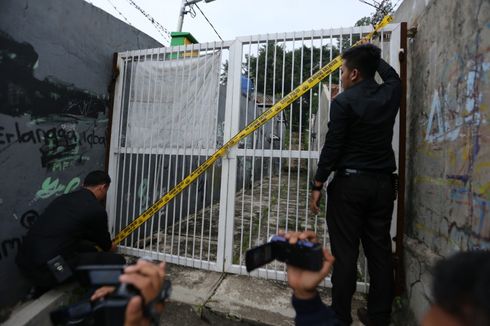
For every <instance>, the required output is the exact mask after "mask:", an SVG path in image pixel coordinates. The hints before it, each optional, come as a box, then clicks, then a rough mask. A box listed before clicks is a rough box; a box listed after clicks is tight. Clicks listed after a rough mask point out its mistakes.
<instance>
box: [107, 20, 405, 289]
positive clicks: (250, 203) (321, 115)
mask: <svg viewBox="0 0 490 326" xmlns="http://www.w3.org/2000/svg"><path fill="white" fill-rule="evenodd" d="M398 28H399V25H389V26H388V27H387V28H385V30H384V31H383V32H382V33H380V35H379V36H378V38H377V39H378V40H377V43H378V45H379V46H380V47H381V48H382V50H383V56H384V57H385V58H386V59H387V60H388V61H389V62H390V63H391V64H392V65H393V66H395V68H398V49H399V44H400V41H399V31H398ZM369 31H371V28H370V27H353V28H349V29H331V30H320V31H310V32H299V33H284V34H267V35H256V36H248V37H240V38H237V39H236V40H234V41H228V42H215V43H204V44H194V45H187V46H180V47H171V48H161V49H149V50H142V51H131V52H124V53H119V55H118V68H119V71H120V74H119V77H118V80H117V85H116V93H115V105H114V114H113V123H112V126H113V127H112V137H111V147H110V164H109V172H110V174H111V176H112V177H113V179H114V181H113V186H112V187H111V188H110V192H109V195H108V205H107V207H108V211H109V216H110V225H111V226H112V229H111V231H112V232H113V233H114V234H115V233H117V232H118V231H120V230H121V229H122V228H123V227H124V226H126V225H127V224H129V223H130V222H131V221H132V220H133V219H135V218H136V217H138V216H139V215H140V214H141V213H142V212H143V211H144V210H145V209H146V208H148V207H149V206H151V205H152V204H153V203H154V202H155V201H156V200H157V199H159V198H160V197H161V196H163V195H164V194H165V193H166V192H167V191H168V190H170V189H171V188H172V187H173V186H174V185H175V184H177V183H178V182H179V181H181V180H182V179H184V178H185V177H186V176H187V175H188V174H189V173H190V172H191V171H192V170H193V169H195V168H196V167H197V166H199V164H201V163H202V162H204V160H205V159H206V158H208V157H209V156H210V155H211V154H212V153H214V152H215V151H216V149H218V148H219V147H220V146H221V145H222V144H223V142H224V141H227V140H228V139H230V138H231V137H233V136H234V135H235V134H236V133H238V132H239V131H240V130H241V129H242V128H243V127H245V126H246V125H247V124H249V123H250V122H251V121H253V120H254V119H255V118H256V117H258V116H259V115H260V114H261V113H262V112H264V111H265V110H267V109H268V108H269V107H270V106H272V104H274V103H275V102H277V101H278V100H280V99H281V98H282V97H283V96H285V95H287V94H288V93H289V92H290V91H291V90H292V89H294V88H295V87H296V86H298V85H299V84H301V83H302V82H303V81H304V80H306V79H307V78H308V77H309V76H310V75H312V74H313V73H314V72H316V71H317V70H318V69H319V68H320V67H322V66H323V65H325V64H326V63H328V62H329V61H330V60H331V59H332V58H334V57H335V56H336V55H337V54H339V53H340V52H341V51H342V50H343V49H344V48H345V47H347V46H350V44H352V43H354V42H355V41H357V40H358V39H359V38H360V37H361V36H362V35H364V34H367V33H368V32H369ZM339 76H340V72H336V73H334V74H332V75H331V76H329V77H328V78H327V79H326V80H324V81H323V82H322V83H320V84H319V85H317V86H315V87H314V88H312V89H311V90H310V91H309V92H307V93H306V94H304V95H303V96H302V97H301V98H300V99H299V100H297V101H296V102H294V103H293V104H291V105H290V107H289V108H287V109H286V110H284V111H283V112H282V113H281V114H279V115H278V116H276V117H275V118H273V119H272V120H271V121H269V122H268V123H267V124H266V125H264V126H263V127H261V128H259V129H258V130H257V131H255V132H254V133H253V134H251V135H249V136H248V137H247V138H245V139H243V140H242V141H241V142H240V143H239V144H238V146H236V147H234V148H232V149H231V150H230V151H229V152H228V153H227V155H225V156H224V157H222V158H221V159H220V160H219V161H217V163H216V164H215V165H214V166H213V167H212V168H210V169H209V170H208V171H206V172H205V173H204V174H203V175H202V176H201V177H200V178H199V179H198V180H197V181H196V182H195V183H194V184H192V185H190V186H189V187H188V188H186V189H185V190H184V191H183V192H182V193H181V194H180V195H178V196H177V197H175V198H174V199H173V200H172V201H171V202H170V203H169V204H168V205H167V206H166V207H164V208H163V209H161V210H160V211H159V212H158V213H157V214H156V215H155V216H154V217H153V218H152V219H150V220H149V221H147V222H146V223H145V224H144V225H143V226H142V227H141V228H140V229H138V230H137V231H136V232H134V233H133V234H132V235H131V236H129V237H128V238H127V239H126V240H124V241H123V242H122V244H121V248H122V249H121V250H122V251H123V252H125V253H128V254H133V255H137V256H144V255H149V256H152V257H154V258H157V259H162V260H165V261H170V262H172V263H176V264H182V265H187V266H193V267H197V268H202V269H208V270H216V271H226V272H230V273H240V274H242V273H246V271H245V266H244V263H245V262H244V259H245V252H246V250H247V249H249V248H250V247H253V246H255V245H258V244H261V243H263V242H265V241H266V240H267V239H268V238H269V237H270V236H271V235H273V234H275V233H277V231H278V230H279V229H285V230H303V229H313V230H315V231H316V232H317V233H318V234H319V235H320V237H321V238H322V239H323V242H324V243H325V244H327V245H328V232H327V229H326V222H325V214H326V212H325V208H324V207H325V206H322V211H321V212H320V214H319V215H311V213H310V212H309V210H308V199H309V198H308V196H309V191H310V189H309V180H310V178H311V177H312V175H313V174H314V172H315V170H316V162H317V159H318V157H319V152H320V150H321V147H322V145H323V140H324V137H325V133H326V128H327V126H326V122H327V121H328V107H329V104H330V99H331V97H332V96H334V95H335V94H336V92H338V91H339V90H341V87H342V85H341V84H340V78H339ZM395 134H396V135H398V132H397V130H396V132H395ZM395 138H396V139H395V140H394V144H395V145H397V144H398V142H397V139H398V138H397V137H395ZM396 148H397V147H396ZM394 220H395V219H394ZM284 271H285V269H284V266H283V264H280V263H277V262H273V263H271V264H269V265H267V266H265V268H261V269H259V270H257V271H254V272H253V273H252V275H257V276H261V277H267V278H274V279H281V280H283V279H284V278H285V273H284ZM359 275H360V278H359V283H358V288H359V289H363V290H365V289H366V288H367V286H366V285H367V284H368V279H367V272H366V266H365V263H364V259H363V258H362V259H360V261H359ZM325 284H326V285H328V284H329V280H328V279H327V280H326V281H325Z"/></svg>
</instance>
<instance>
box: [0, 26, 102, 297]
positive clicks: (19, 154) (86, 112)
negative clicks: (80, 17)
mask: <svg viewBox="0 0 490 326" xmlns="http://www.w3.org/2000/svg"><path fill="white" fill-rule="evenodd" d="M38 61H39V57H38V54H37V53H36V51H35V50H34V48H33V47H32V46H31V45H30V44H27V43H20V42H17V41H15V40H13V39H12V38H10V37H9V36H8V35H6V34H4V33H2V32H0V179H1V180H2V183H5V184H8V185H9V188H8V192H6V193H5V194H3V195H2V199H1V202H0V205H1V208H2V213H3V214H2V219H1V221H0V222H1V226H2V227H1V228H0V263H1V264H2V268H1V271H2V272H1V273H0V278H2V279H9V280H12V282H14V283H15V282H20V280H19V279H15V278H13V275H16V273H18V272H16V269H15V268H14V259H13V258H14V257H15V255H16V253H17V251H18V249H19V247H20V246H21V244H22V241H23V238H24V236H25V234H26V232H27V230H28V229H30V228H31V227H32V225H33V224H34V223H35V221H36V220H37V218H38V217H39V214H38V213H37V212H38V211H39V212H41V211H42V210H43V209H44V207H46V206H47V204H48V203H49V202H50V201H51V200H53V199H54V198H55V197H56V196H59V195H61V194H65V193H69V192H71V191H73V190H74V189H76V188H77V187H79V186H80V184H81V179H80V177H81V176H84V175H85V174H86V173H87V172H89V171H90V170H94V169H101V168H102V167H103V162H104V153H105V146H106V139H107V135H106V129H107V128H106V126H107V122H108V121H107V118H106V115H105V112H106V107H107V99H106V98H105V97H104V96H98V95H94V94H91V93H89V92H87V91H85V90H82V89H78V88H76V87H74V86H73V85H68V84H66V83H63V82H61V81H59V80H57V79H56V78H54V77H47V78H45V79H44V80H39V79H37V78H36V77H35V76H34V72H35V70H36V67H37V66H38V65H39V62H38ZM60 64H62V62H60ZM19 212H24V213H23V214H19ZM18 216H20V217H19V218H18ZM4 287H5V286H3V287H2V288H4ZM5 299H6V298H0V302H4V301H5ZM14 299H15V298H14ZM11 300H12V299H11Z"/></svg>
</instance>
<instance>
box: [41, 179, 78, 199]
mask: <svg viewBox="0 0 490 326" xmlns="http://www.w3.org/2000/svg"><path fill="white" fill-rule="evenodd" d="M79 185H80V178H79V177H75V178H73V179H71V181H70V182H68V184H67V185H66V186H65V185H64V184H62V183H60V181H59V179H54V180H52V179H51V177H47V178H46V180H44V182H43V184H42V185H41V189H40V190H38V191H37V192H36V197H38V198H41V199H47V198H49V197H51V196H59V195H61V194H67V193H69V192H72V191H73V190H75V189H76V188H77V187H78V186H79Z"/></svg>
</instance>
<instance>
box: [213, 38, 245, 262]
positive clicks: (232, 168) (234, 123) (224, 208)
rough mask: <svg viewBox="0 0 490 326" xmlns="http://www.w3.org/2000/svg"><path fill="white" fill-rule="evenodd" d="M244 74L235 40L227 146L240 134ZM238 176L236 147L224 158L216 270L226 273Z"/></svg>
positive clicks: (230, 67)
mask: <svg viewBox="0 0 490 326" xmlns="http://www.w3.org/2000/svg"><path fill="white" fill-rule="evenodd" d="M241 72H242V43H241V42H240V41H239V40H235V41H234V42H233V44H232V45H231V46H230V59H229V62H228V78H227V82H228V85H227V87H226V104H225V120H224V126H223V143H226V142H227V141H228V140H230V138H231V137H233V136H234V135H235V134H236V133H238V131H239V130H238V128H239V125H238V123H239V118H240V77H241ZM236 175H237V155H236V147H233V148H231V149H230V150H229V152H228V153H227V154H225V156H223V158H222V168H221V192H220V208H219V226H218V255H217V269H218V270H219V271H223V272H225V271H227V270H228V269H229V266H231V264H232V255H233V226H234V225H233V222H234V216H235V214H234V211H235V192H236Z"/></svg>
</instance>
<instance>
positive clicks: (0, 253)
mask: <svg viewBox="0 0 490 326" xmlns="http://www.w3.org/2000/svg"><path fill="white" fill-rule="evenodd" d="M38 218H39V213H38V212H36V211H35V210H33V209H30V210H28V211H27V212H25V213H24V214H22V216H21V218H20V225H21V226H22V227H23V228H24V229H26V230H28V229H30V228H31V227H32V225H33V224H34V223H35V222H36V221H37V219H38ZM23 239H24V237H23V236H17V237H9V238H7V239H3V240H2V241H1V242H0V261H1V260H3V259H5V258H8V257H9V256H12V255H15V254H16V253H17V250H18V249H19V247H20V245H21V244H22V241H23Z"/></svg>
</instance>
